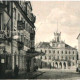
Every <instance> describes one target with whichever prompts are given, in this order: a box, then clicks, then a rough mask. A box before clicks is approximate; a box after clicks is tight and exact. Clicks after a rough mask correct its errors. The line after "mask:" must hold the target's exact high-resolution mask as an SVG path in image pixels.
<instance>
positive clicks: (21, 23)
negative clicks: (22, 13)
mask: <svg viewBox="0 0 80 80" xmlns="http://www.w3.org/2000/svg"><path fill="white" fill-rule="evenodd" d="M17 28H18V30H24V28H25V23H23V21H17Z"/></svg>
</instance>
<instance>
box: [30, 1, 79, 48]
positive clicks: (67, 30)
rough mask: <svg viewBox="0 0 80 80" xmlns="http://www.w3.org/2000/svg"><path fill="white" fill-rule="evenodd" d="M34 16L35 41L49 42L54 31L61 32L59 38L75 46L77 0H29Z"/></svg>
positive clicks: (77, 14)
mask: <svg viewBox="0 0 80 80" xmlns="http://www.w3.org/2000/svg"><path fill="white" fill-rule="evenodd" d="M31 4H32V8H33V13H34V15H35V16H36V22H35V26H36V35H35V42H36V43H39V42H43V41H44V42H49V41H51V40H52V39H54V32H56V31H57V29H58V32H61V39H62V40H63V41H65V43H67V44H69V45H71V46H72V47H75V46H77V45H78V41H77V36H78V34H79V33H80V2H78V1H31Z"/></svg>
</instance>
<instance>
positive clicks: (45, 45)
mask: <svg viewBox="0 0 80 80" xmlns="http://www.w3.org/2000/svg"><path fill="white" fill-rule="evenodd" d="M36 48H52V47H51V46H50V44H49V42H40V43H39V44H37V46H36Z"/></svg>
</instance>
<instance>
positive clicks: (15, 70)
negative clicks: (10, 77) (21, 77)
mask: <svg viewBox="0 0 80 80" xmlns="http://www.w3.org/2000/svg"><path fill="white" fill-rule="evenodd" d="M18 72H19V68H18V66H17V65H16V66H15V68H14V75H15V78H17V76H18Z"/></svg>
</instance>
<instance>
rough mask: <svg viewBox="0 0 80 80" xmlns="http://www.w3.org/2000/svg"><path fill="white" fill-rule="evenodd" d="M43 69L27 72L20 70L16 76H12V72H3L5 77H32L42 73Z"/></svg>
mask: <svg viewBox="0 0 80 80" xmlns="http://www.w3.org/2000/svg"><path fill="white" fill-rule="evenodd" d="M43 73H44V72H43V71H36V72H29V73H26V72H25V71H20V72H19V75H18V77H17V78H15V77H14V74H13V72H8V73H6V74H5V79H34V78H36V77H37V76H39V75H41V74H43Z"/></svg>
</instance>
